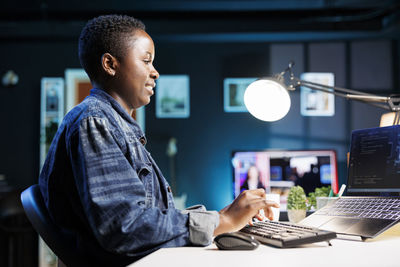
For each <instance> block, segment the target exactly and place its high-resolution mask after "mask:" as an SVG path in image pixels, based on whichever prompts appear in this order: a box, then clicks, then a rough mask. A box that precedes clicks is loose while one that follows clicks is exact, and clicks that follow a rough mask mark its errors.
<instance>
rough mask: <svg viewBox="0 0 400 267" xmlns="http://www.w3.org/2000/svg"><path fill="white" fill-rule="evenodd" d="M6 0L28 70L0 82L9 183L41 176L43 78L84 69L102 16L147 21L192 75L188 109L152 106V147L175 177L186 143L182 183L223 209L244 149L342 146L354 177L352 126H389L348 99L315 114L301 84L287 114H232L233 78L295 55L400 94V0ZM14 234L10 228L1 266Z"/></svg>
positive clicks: (163, 60)
mask: <svg viewBox="0 0 400 267" xmlns="http://www.w3.org/2000/svg"><path fill="white" fill-rule="evenodd" d="M0 7H1V8H0V14H1V15H0V51H1V58H2V60H1V64H0V72H1V73H3V74H4V73H5V72H6V71H8V70H13V71H15V73H17V75H18V76H19V82H18V83H17V85H15V86H13V87H5V86H1V87H0V125H1V131H0V147H1V150H0V151H1V153H0V174H1V178H2V183H3V184H7V188H8V189H7V190H14V191H18V190H22V189H24V188H27V187H28V186H30V185H32V184H35V183H37V181H38V175H39V171H40V162H39V161H40V160H39V156H40V155H39V154H40V153H39V139H40V99H41V96H40V86H41V85H40V80H41V78H42V77H64V72H65V69H67V68H81V66H80V64H79V59H78V50H77V42H78V36H79V33H80V31H81V29H82V27H83V26H84V24H85V23H86V21H87V20H89V19H91V18H93V17H95V16H97V15H101V14H110V13H119V14H127V15H132V16H134V17H137V18H139V19H141V20H142V21H143V22H144V23H145V24H146V27H147V31H148V33H149V34H150V35H151V36H152V37H153V40H154V42H155V47H156V58H155V62H154V65H155V67H156V69H157V70H158V71H159V73H160V74H161V75H163V74H164V75H165V74H185V75H188V76H189V77H190V116H189V117H188V118H175V119H173V118H169V119H161V118H157V117H156V115H155V109H156V108H155V98H154V97H153V98H152V101H151V103H150V104H149V105H147V106H146V107H145V132H146V136H147V139H148V144H147V149H148V150H149V151H150V152H151V154H152V155H153V157H154V158H155V160H156V161H157V163H158V165H159V167H160V168H161V170H163V172H164V175H165V176H166V178H167V179H169V178H170V177H169V175H170V172H171V169H170V168H171V165H170V159H169V157H168V156H167V154H166V149H167V144H168V141H169V140H170V138H171V137H174V138H176V140H177V149H178V153H177V155H176V160H175V166H176V188H175V190H176V194H177V195H181V194H183V193H186V194H187V200H186V205H187V206H190V205H193V204H198V203H202V204H204V205H205V206H206V207H207V208H208V209H216V210H219V209H221V208H223V207H224V206H225V205H227V204H229V203H230V202H231V201H232V199H233V192H232V190H233V186H232V164H231V153H232V151H235V150H263V149H335V150H336V152H337V157H338V170H339V183H340V184H342V183H345V182H346V176H347V174H346V171H347V168H346V152H348V146H349V142H350V134H351V131H352V130H354V129H361V128H369V127H378V126H379V121H380V116H381V115H382V114H383V113H385V112H386V111H384V110H382V109H378V108H375V107H372V106H370V105H367V104H363V103H359V102H355V101H349V100H345V99H343V98H338V97H336V99H335V115H334V116H331V117H305V116H302V115H301V114H300V93H299V91H298V90H297V91H295V92H291V93H290V96H291V99H292V107H291V109H290V111H289V113H288V115H287V116H286V117H284V118H283V119H282V120H280V121H277V122H263V121H260V120H257V119H256V118H254V117H252V116H251V115H250V114H249V113H247V112H244V113H227V112H225V111H224V101H223V98H224V91H223V81H224V79H225V78H228V77H229V78H234V77H255V78H257V77H263V76H270V75H272V74H275V73H279V72H281V71H282V70H284V69H285V68H286V67H287V64H288V62H289V61H290V60H294V61H295V67H294V73H295V75H296V76H299V75H300V74H301V73H303V72H332V73H334V75H335V85H337V86H340V87H345V88H350V89H355V90H360V91H365V92H368V93H374V94H379V95H391V94H399V93H400V92H399V90H400V88H399V87H400V75H399V74H400V68H399V59H400V42H399V38H400V5H399V1H376V0H346V1H342V0H325V1H323V0H319V1H318V0H308V1H300V0H298V1H294V0H269V1H268V0H258V1H257V0H254V1H244V0H219V1H218V0H214V1H211V0H209V1H200V0H190V1H187V0H174V1H171V0H164V1H154V0H147V1H134V0H133V1H104V0H101V1H96V2H95V3H94V2H86V1H76V0H70V1H54V0H36V1H22V0H19V1H15V0H14V1H11V0H3V1H2V3H1V4H0ZM155 93H156V94H157V90H156V92H155ZM2 194H3V195H5V194H6V192H5V190H3V191H2ZM10 236H11V235H9V234H8V233H6V232H3V231H2V233H1V236H0V239H1V243H0V245H1V250H0V251H1V255H2V256H1V258H2V259H3V260H2V261H3V262H0V265H1V266H6V264H7V261H6V260H5V259H7V253H9V249H10V247H9V244H10V243H9V239H10ZM19 238H21V237H19ZM23 238H25V239H26V240H25V241H24V242H22V243H21V242H16V243H17V247H15V251H16V253H20V254H18V255H25V259H24V261H25V262H23V263H21V264H23V265H15V266H36V260H37V259H35V257H37V255H36V254H37V252H36V251H35V250H36V249H37V246H36V242H37V241H36V239H35V237H34V235H32V236H28V237H26V236H25V237H23ZM14 245H15V244H14ZM35 253H36V254H35ZM3 255H4V257H3ZM3 264H4V265H3Z"/></svg>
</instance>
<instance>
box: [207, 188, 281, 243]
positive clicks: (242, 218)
mask: <svg viewBox="0 0 400 267" xmlns="http://www.w3.org/2000/svg"><path fill="white" fill-rule="evenodd" d="M271 207H275V208H279V204H278V203H276V202H273V201H270V200H266V199H265V190H264V189H255V190H246V191H243V192H242V193H240V195H239V196H238V197H237V198H236V199H235V200H234V201H233V202H232V203H231V204H230V205H228V206H226V207H225V208H223V209H222V210H220V212H219V215H220V219H219V225H218V227H217V228H216V229H215V230H214V235H215V236H216V235H219V234H222V233H226V232H234V231H238V230H240V229H242V228H243V227H244V226H245V225H246V224H247V223H248V222H251V220H252V218H253V217H255V218H257V219H259V220H262V219H263V218H262V216H261V214H259V210H261V209H263V210H264V213H265V216H266V217H267V218H268V219H270V220H272V218H273V213H272V209H271Z"/></svg>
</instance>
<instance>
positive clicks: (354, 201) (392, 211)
mask: <svg viewBox="0 0 400 267" xmlns="http://www.w3.org/2000/svg"><path fill="white" fill-rule="evenodd" d="M315 214H317V215H328V216H345V217H354V218H379V219H392V220H398V219H400V199H399V198H390V199H389V198H380V197H362V198H357V197H351V198H339V199H338V200H337V201H335V202H334V203H332V204H330V205H328V206H325V207H324V208H322V209H321V210H318V211H317V212H316V213H315Z"/></svg>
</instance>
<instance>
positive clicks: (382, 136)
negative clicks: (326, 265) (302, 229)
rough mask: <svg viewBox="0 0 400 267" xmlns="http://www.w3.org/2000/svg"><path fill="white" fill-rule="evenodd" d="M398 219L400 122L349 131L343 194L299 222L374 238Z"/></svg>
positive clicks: (399, 199) (399, 196) (399, 210)
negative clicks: (349, 140) (345, 186)
mask: <svg viewBox="0 0 400 267" xmlns="http://www.w3.org/2000/svg"><path fill="white" fill-rule="evenodd" d="M399 221H400V125H395V126H389V127H380V128H371V129H362V130H355V131H353V132H352V136H351V145H350V158H349V168H348V177H347V192H346V196H345V197H340V198H338V199H337V200H334V201H332V202H330V203H329V204H328V205H327V206H325V207H323V208H322V209H320V210H318V211H316V212H314V213H313V214H312V215H310V216H308V217H306V218H305V219H304V220H302V221H301V222H300V224H303V225H306V226H311V227H317V228H320V229H323V230H329V231H333V232H336V233H338V234H344V235H353V236H360V237H361V238H362V239H366V238H374V237H376V236H377V235H379V234H380V233H382V232H384V231H385V230H387V229H388V228H390V227H391V226H393V225H395V224H396V223H398V222H399Z"/></svg>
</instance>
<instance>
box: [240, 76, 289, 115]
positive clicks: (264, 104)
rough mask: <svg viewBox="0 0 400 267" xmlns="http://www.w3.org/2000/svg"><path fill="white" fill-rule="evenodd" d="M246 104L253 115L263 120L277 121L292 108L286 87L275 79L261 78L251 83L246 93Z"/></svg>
mask: <svg viewBox="0 0 400 267" xmlns="http://www.w3.org/2000/svg"><path fill="white" fill-rule="evenodd" d="M244 104H245V105H246V108H247V110H248V111H249V112H250V114H251V115H253V116H254V117H256V118H257V119H259V120H262V121H277V120H280V119H282V118H283V117H285V115H286V114H287V113H288V112H289V109H290V96H289V93H288V91H287V90H286V88H285V87H284V86H283V85H282V84H281V83H279V82H277V81H274V80H266V79H261V80H257V81H255V82H253V83H251V84H250V85H249V86H248V87H247V89H246V91H245V93H244Z"/></svg>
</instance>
